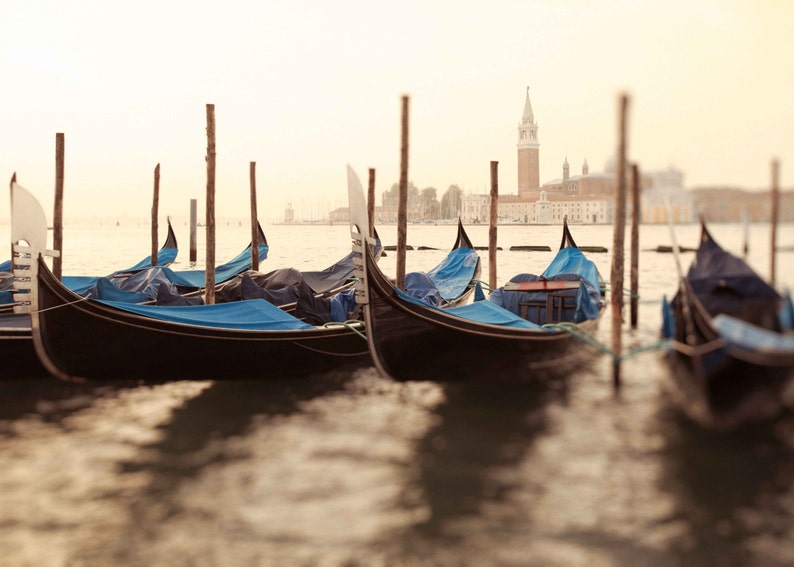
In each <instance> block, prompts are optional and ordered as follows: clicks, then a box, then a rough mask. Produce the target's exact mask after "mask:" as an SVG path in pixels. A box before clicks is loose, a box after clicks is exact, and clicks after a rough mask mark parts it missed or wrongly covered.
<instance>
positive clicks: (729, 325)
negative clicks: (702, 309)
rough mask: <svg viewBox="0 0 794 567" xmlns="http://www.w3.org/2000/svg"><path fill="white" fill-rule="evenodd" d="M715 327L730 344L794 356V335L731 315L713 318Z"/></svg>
mask: <svg viewBox="0 0 794 567" xmlns="http://www.w3.org/2000/svg"><path fill="white" fill-rule="evenodd" d="M712 323H713V325H714V328H715V329H716V330H717V332H719V334H720V337H722V338H723V339H724V340H725V341H726V342H727V343H728V344H729V345H735V346H740V347H742V348H745V349H750V350H754V351H758V352H769V353H776V354H791V355H792V356H794V337H791V336H788V335H783V334H780V333H776V332H774V331H770V330H767V329H762V328H761V327H757V326H755V325H753V324H751V323H748V322H747V321H742V320H741V319H737V318H736V317H731V316H729V315H717V316H716V317H714V318H713V319H712Z"/></svg>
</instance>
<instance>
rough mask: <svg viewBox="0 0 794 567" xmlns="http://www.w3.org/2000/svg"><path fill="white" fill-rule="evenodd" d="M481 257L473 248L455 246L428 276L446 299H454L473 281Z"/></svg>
mask: <svg viewBox="0 0 794 567" xmlns="http://www.w3.org/2000/svg"><path fill="white" fill-rule="evenodd" d="M479 259H480V256H479V254H477V251H476V250H474V249H473V248H455V249H453V250H450V252H449V254H447V256H446V258H444V260H443V261H442V262H441V263H440V264H439V265H438V266H436V267H435V268H433V269H432V270H430V271H429V272H427V277H429V278H430V280H431V281H432V282H433V283H434V284H435V286H436V289H437V290H438V293H439V294H440V295H441V297H442V298H443V299H444V300H445V301H454V300H455V299H457V298H458V297H460V296H461V295H462V294H463V292H465V291H466V289H467V287H468V285H469V284H470V283H471V279H472V278H473V277H474V272H475V270H476V269H477V263H478V262H479Z"/></svg>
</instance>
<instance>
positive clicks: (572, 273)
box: [489, 247, 601, 323]
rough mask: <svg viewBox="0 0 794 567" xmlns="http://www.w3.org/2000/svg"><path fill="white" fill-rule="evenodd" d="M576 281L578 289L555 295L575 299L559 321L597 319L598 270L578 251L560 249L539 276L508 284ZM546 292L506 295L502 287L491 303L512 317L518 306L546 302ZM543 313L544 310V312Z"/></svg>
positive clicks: (523, 276)
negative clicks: (510, 313) (508, 312)
mask: <svg viewBox="0 0 794 567" xmlns="http://www.w3.org/2000/svg"><path fill="white" fill-rule="evenodd" d="M543 280H547V281H560V280H566V281H579V282H580V285H579V287H578V288H577V289H571V290H565V291H559V292H557V294H558V295H563V296H570V297H572V298H575V302H574V305H573V306H572V307H567V306H566V307H565V308H564V309H563V310H562V317H561V320H563V321H572V322H574V323H581V322H582V321H587V320H590V319H595V318H596V317H598V314H599V312H600V311H601V287H600V278H599V276H598V268H597V267H596V265H595V263H594V262H593V261H592V260H589V259H588V258H587V257H586V256H585V255H584V254H583V253H582V251H581V250H579V249H578V248H573V247H566V248H562V249H560V251H559V252H557V254H556V255H555V257H554V259H553V260H552V261H551V263H550V264H549V266H548V267H547V268H546V270H545V271H544V272H543V274H541V275H540V276H538V275H535V274H518V275H516V276H513V277H512V278H511V279H510V281H511V282H533V281H543ZM547 293H548V292H546V291H543V290H541V291H505V289H504V288H503V287H500V288H498V289H495V290H494V291H493V292H492V293H491V297H490V299H489V300H490V301H492V302H494V303H496V304H497V305H500V306H502V307H504V308H505V309H507V310H508V311H511V312H513V313H516V314H518V313H520V312H521V311H520V309H521V306H520V304H521V303H530V302H533V303H537V302H541V303H543V302H545V301H546V295H547ZM544 310H545V308H544Z"/></svg>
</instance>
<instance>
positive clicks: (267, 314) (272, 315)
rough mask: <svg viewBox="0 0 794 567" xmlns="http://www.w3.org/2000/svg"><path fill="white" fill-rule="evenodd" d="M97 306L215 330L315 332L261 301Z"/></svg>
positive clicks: (111, 303) (118, 303)
mask: <svg viewBox="0 0 794 567" xmlns="http://www.w3.org/2000/svg"><path fill="white" fill-rule="evenodd" d="M100 303H104V304H105V305H109V306H111V307H114V308H116V309H121V310H124V311H128V312H130V313H135V314H137V315H141V316H143V317H150V318H152V319H158V320H161V321H170V322H172V323H179V324H182V325H196V326H199V327H211V328H215V329H236V330H243V331H275V330H280V331H285V330H306V329H314V328H315V327H314V326H312V325H309V324H308V323H304V322H303V321H301V320H300V319H296V318H295V317H293V316H292V315H290V314H289V313H287V312H285V311H282V310H281V309H279V308H278V307H276V306H275V305H271V304H270V303H268V302H267V301H264V300H262V299H250V300H245V301H235V302H231V303H218V304H214V305H188V306H180V307H165V306H162V305H137V304H133V303H124V302H118V301H105V300H101V301H100Z"/></svg>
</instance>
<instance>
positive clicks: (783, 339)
mask: <svg viewBox="0 0 794 567" xmlns="http://www.w3.org/2000/svg"><path fill="white" fill-rule="evenodd" d="M786 307H787V303H786V302H785V301H784V300H783V298H782V297H781V296H780V294H779V293H778V292H777V291H776V290H775V289H774V288H773V287H772V286H770V285H769V284H768V283H766V282H765V281H764V280H763V278H761V277H760V276H759V275H758V274H757V273H756V272H755V271H754V270H753V269H752V268H750V266H748V265H747V263H746V262H745V261H744V260H742V259H741V258H738V257H736V256H734V255H732V254H731V253H729V252H727V251H726V250H724V249H723V248H722V247H721V246H720V245H719V244H718V243H717V242H716V241H715V240H714V238H713V237H712V235H711V234H710V233H709V231H708V229H707V228H706V225H705V223H701V237H700V245H699V246H698V249H697V252H696V254H695V259H694V261H693V262H692V264H691V266H690V267H689V270H688V272H687V274H686V276H685V277H682V278H681V279H680V281H679V287H678V291H677V293H676V295H675V297H674V298H673V300H672V302H671V303H670V304H668V303H667V302H666V301H665V302H664V303H663V325H662V335H663V336H664V337H665V338H669V339H670V340H671V342H670V346H669V348H667V349H666V350H665V352H664V354H663V359H664V361H665V363H666V364H667V366H668V368H669V369H670V380H669V381H668V386H670V388H669V390H670V392H671V393H672V395H673V399H674V400H675V401H676V402H677V403H678V405H679V406H680V407H681V408H682V409H683V410H684V412H685V413H686V414H687V415H688V416H689V417H690V418H692V419H693V420H695V421H696V422H698V423H700V424H702V425H705V426H708V427H710V428H714V429H731V428H734V427H737V426H739V425H742V424H744V423H747V422H751V421H757V420H762V419H767V418H771V417H774V416H776V415H778V414H779V413H780V412H781V411H782V410H783V409H784V407H785V405H786V402H785V395H786V389H787V388H789V387H791V384H792V380H793V379H794V336H792V334H791V324H790V323H786V321H787V320H788V319H790V315H788V311H787V309H786ZM786 330H788V331H789V332H788V333H786Z"/></svg>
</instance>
